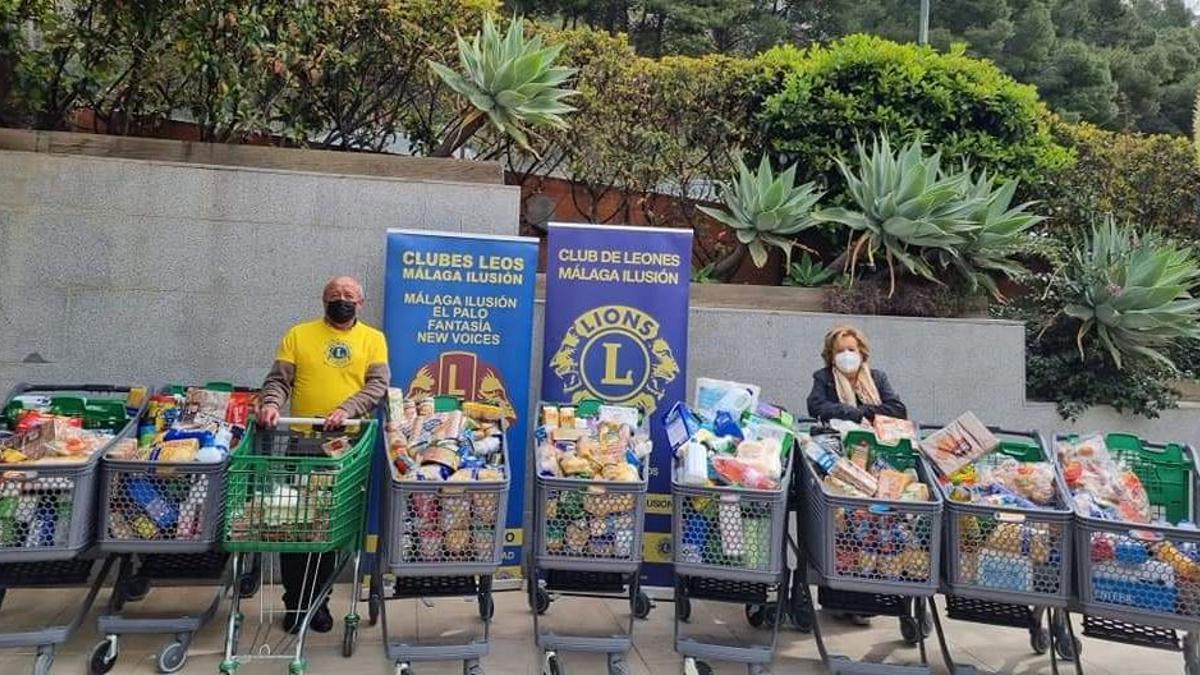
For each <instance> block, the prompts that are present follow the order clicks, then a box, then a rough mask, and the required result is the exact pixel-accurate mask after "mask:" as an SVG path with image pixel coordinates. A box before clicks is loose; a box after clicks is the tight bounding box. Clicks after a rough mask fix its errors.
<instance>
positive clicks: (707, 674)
mask: <svg viewBox="0 0 1200 675" xmlns="http://www.w3.org/2000/svg"><path fill="white" fill-rule="evenodd" d="M683 675H713V669H712V666H710V665H708V664H707V663H705V662H704V661H699V660H696V659H693V658H690V657H689V658H686V659H684V660H683Z"/></svg>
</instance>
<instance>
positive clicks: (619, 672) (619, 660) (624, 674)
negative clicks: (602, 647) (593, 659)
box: [608, 654, 631, 675]
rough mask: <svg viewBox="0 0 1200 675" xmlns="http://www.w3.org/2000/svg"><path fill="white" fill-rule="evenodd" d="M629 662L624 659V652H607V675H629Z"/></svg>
mask: <svg viewBox="0 0 1200 675" xmlns="http://www.w3.org/2000/svg"><path fill="white" fill-rule="evenodd" d="M630 672H631V671H630V669H629V662H628V661H626V660H625V655H624V654H609V655H608V675H629V674H630Z"/></svg>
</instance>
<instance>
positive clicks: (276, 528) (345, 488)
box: [220, 417, 379, 674]
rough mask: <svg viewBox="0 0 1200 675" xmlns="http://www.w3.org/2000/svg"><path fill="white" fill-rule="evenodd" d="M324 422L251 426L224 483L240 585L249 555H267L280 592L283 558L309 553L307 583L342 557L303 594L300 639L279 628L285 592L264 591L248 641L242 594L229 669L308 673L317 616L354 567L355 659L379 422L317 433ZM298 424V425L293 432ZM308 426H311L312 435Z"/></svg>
mask: <svg viewBox="0 0 1200 675" xmlns="http://www.w3.org/2000/svg"><path fill="white" fill-rule="evenodd" d="M323 422H324V420H321V419H316V418H294V417H289V418H280V420H279V424H280V426H279V427H278V428H275V429H265V428H260V427H255V426H254V425H251V426H250V427H249V428H248V429H247V430H246V438H245V439H243V441H242V443H241V444H240V445H239V446H238V449H237V451H236V452H234V453H232V455H231V456H230V461H229V472H228V475H227V477H226V483H225V528H224V537H223V541H222V546H223V548H224V549H225V550H226V551H228V552H230V553H232V554H233V559H232V563H231V564H232V569H233V576H232V578H234V579H243V578H245V577H246V575H247V573H248V571H249V568H248V567H247V565H246V564H247V560H246V556H247V554H258V555H260V556H261V571H260V572H259V577H258V578H259V579H260V580H261V583H262V584H266V585H267V586H277V585H278V582H279V566H278V561H277V560H276V559H275V556H273V555H269V554H274V553H302V554H307V556H308V557H307V561H308V562H307V565H306V569H305V575H304V577H305V579H306V580H307V579H309V578H311V576H310V575H309V574H308V572H309V571H310V569H315V568H316V567H317V566H320V565H321V561H322V559H323V557H324V556H333V565H332V567H333V570H332V573H331V574H330V576H329V579H328V580H327V581H326V582H325V583H324V584H323V585H322V587H321V588H319V589H318V588H309V587H307V585H306V586H305V587H303V588H302V589H301V596H302V597H305V598H308V599H309V602H308V608H307V611H306V612H304V615H303V617H302V618H301V619H300V622H299V624H298V630H297V631H296V633H295V634H289V633H287V632H285V631H282V630H280V634H279V636H278V637H274V633H275V631H276V625H275V624H276V621H277V620H278V619H279V618H281V617H283V616H284V615H285V614H286V609H285V608H283V607H281V601H280V600H279V597H280V594H279V592H278V591H276V590H264V591H263V592H261V593H259V602H258V605H259V607H258V615H259V616H258V625H257V626H256V627H255V629H254V633H253V636H252V637H251V638H250V641H249V644H248V645H246V646H244V648H243V646H242V645H240V641H241V635H242V632H243V627H244V623H245V618H246V617H245V615H244V614H243V613H242V608H241V596H242V594H241V593H234V594H233V601H232V603H231V607H230V610H229V620H228V624H227V627H226V634H225V657H224V660H223V661H222V662H221V665H220V670H221V672H223V673H232V672H233V671H234V670H236V669H237V667H238V666H239V665H240V664H241V663H243V662H245V661H249V660H255V659H274V660H280V659H283V660H290V663H289V665H288V668H289V670H290V672H292V673H294V674H297V673H303V672H305V671H306V670H307V668H308V664H307V662H306V661H305V659H304V644H305V640H306V638H307V634H308V627H309V623H310V622H311V620H312V617H313V614H314V613H315V612H316V611H317V610H318V609H319V608H320V607H321V606H322V604H323V603H324V602H325V601H326V600H327V599H328V597H329V595H330V593H331V592H332V590H333V583H334V580H335V579H336V578H337V577H339V576H340V575H341V574H342V573H343V572H344V570H345V568H346V567H347V566H348V565H350V564H351V563H353V568H354V585H353V589H352V592H351V595H350V603H351V604H350V613H349V614H347V615H346V617H345V632H344V634H343V654H344V655H347V656H348V655H350V654H353V652H354V647H355V645H356V644H357V641H358V623H359V617H358V614H357V605H358V599H359V593H360V592H361V588H360V586H361V583H362V578H361V576H360V574H359V565H360V562H361V544H362V540H363V536H364V531H365V508H366V496H367V473H368V470H369V468H370V465H371V457H372V454H373V453H374V451H375V442H376V439H377V437H378V428H379V425H378V422H376V421H375V420H347V421H346V430H344V431H325V430H318V429H316V428H315V426H316V425H320V424H322V423H323ZM289 427H291V428H289ZM304 427H310V428H309V429H304ZM342 436H346V437H349V440H350V445H349V448H348V449H346V450H344V451H343V452H341V453H340V454H337V455H336V456H329V455H327V454H326V451H325V449H324V448H323V447H322V446H323V445H325V444H326V443H328V442H329V441H332V440H335V439H337V438H339V437H342Z"/></svg>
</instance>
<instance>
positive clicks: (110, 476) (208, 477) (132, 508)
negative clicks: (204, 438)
mask: <svg viewBox="0 0 1200 675" xmlns="http://www.w3.org/2000/svg"><path fill="white" fill-rule="evenodd" d="M205 388H206V389H213V390H222V391H230V392H233V391H237V392H241V393H243V394H251V393H253V391H254V390H252V389H246V388H235V387H233V386H232V385H229V384H226V383H216V382H210V383H208V384H206V385H205ZM183 391H184V388H183V387H179V386H169V387H164V388H163V389H162V390H160V392H159V393H160V394H167V395H170V394H181V393H183ZM144 421H145V420H143V422H144ZM243 440H244V439H243ZM228 464H229V461H228V458H226V459H225V460H223V461H221V462H220V463H213V464H200V463H196V462H161V461H155V462H149V461H136V460H124V459H117V458H112V457H104V458H102V459H101V460H100V523H99V531H98V532H97V546H98V548H99V549H100V550H101V551H104V552H106V553H112V554H115V555H117V556H118V561H117V579H116V581H115V582H114V583H113V592H112V594H111V595H110V596H109V601H108V605H107V607H106V608H105V610H104V612H103V613H101V614H100V616H99V617H98V618H97V621H96V624H97V631H98V632H99V633H100V634H101V635H104V639H103V640H101V641H100V643H99V644H97V645H96V647H95V649H93V651H92V657H91V661H90V668H91V672H92V673H94V674H95V675H103V673H107V672H108V671H109V670H111V669H112V667H113V666H114V665H115V663H116V661H117V658H118V656H119V655H120V636H121V635H145V634H169V635H171V636H172V637H171V639H170V640H169V641H168V642H166V643H165V644H163V646H162V647H161V648H160V649H159V650H158V654H157V659H156V664H157V667H158V670H159V672H163V673H173V672H177V671H178V670H180V669H182V668H183V666H184V664H185V663H186V661H187V656H188V648H189V646H190V645H191V641H192V637H193V636H194V635H195V634H196V633H197V632H198V631H199V630H200V629H201V628H203V627H204V626H205V625H206V624H207V623H208V622H209V621H211V620H212V618H213V617H214V616H215V615H216V613H217V609H218V608H219V607H220V604H221V598H222V597H223V596H224V595H225V592H226V591H227V590H228V589H229V586H230V582H231V575H230V573H229V570H228V567H229V565H228V558H229V556H228V554H227V553H225V552H222V551H219V550H217V544H218V543H219V540H220V535H221V532H220V523H221V518H222V516H223V514H224V510H225V473H226V471H227V470H228ZM151 585H156V586H196V585H206V586H215V587H216V589H215V591H214V592H213V595H212V600H211V601H210V602H209V603H208V604H207V605H205V608H204V609H203V610H202V611H201V612H200V613H199V614H196V615H180V614H178V613H173V614H170V615H161V616H146V615H145V614H139V615H137V616H133V617H129V616H125V615H124V614H123V610H124V609H125V606H126V603H127V602H137V601H139V600H141V599H142V598H144V597H145V596H146V595H147V594H148V593H149V592H150V588H151ZM245 585H246V587H250V588H252V582H245Z"/></svg>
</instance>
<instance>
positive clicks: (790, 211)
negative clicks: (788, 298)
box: [699, 155, 824, 271]
mask: <svg viewBox="0 0 1200 675" xmlns="http://www.w3.org/2000/svg"><path fill="white" fill-rule="evenodd" d="M720 193H721V201H722V202H723V203H724V205H725V208H724V209H718V208H710V207H707V206H701V207H699V208H700V210H701V211H703V212H704V213H706V214H708V215H710V216H712V217H713V218H716V219H717V220H718V221H720V222H721V223H723V224H725V225H727V226H728V227H729V228H730V229H732V230H733V232H734V234H735V235H736V236H737V240H738V243H739V244H741V246H740V247H739V248H738V249H736V250H735V251H734V257H732V258H729V259H726V260H725V261H722V263H724V264H722V263H718V265H717V268H718V270H720V271H732V270H731V269H728V268H730V267H732V268H734V269H736V262H732V264H731V261H737V262H740V260H741V256H742V255H744V253H745V252H746V251H749V252H750V259H751V260H753V261H754V266H755V267H763V266H764V265H766V264H767V247H768V246H775V247H777V248H780V249H783V253H784V256H785V257H786V259H787V266H788V267H791V264H792V248H793V247H795V246H799V244H798V243H797V242H796V241H795V240H794V239H793V238H792V237H793V236H795V235H796V234H798V233H799V232H802V231H804V230H806V229H808V228H810V227H812V226H813V225H815V224H816V221H815V220H813V218H812V211H813V207H815V206H816V205H817V202H818V201H820V199H821V196H822V195H823V194H824V193H822V192H817V190H816V186H814V185H813V184H812V183H804V184H803V185H796V167H795V166H791V167H788V168H787V169H785V170H784V171H783V172H782V173H778V174H777V173H775V171H774V170H773V169H772V168H771V163H770V162H769V161H767V157H766V155H763V157H762V159H761V160H760V161H759V163H758V170H757V171H755V172H754V173H751V172H750V169H749V168H747V167H746V164H745V163H744V162H742V160H741V158H738V160H737V180H735V181H731V182H729V183H721V185H720ZM743 247H744V248H743Z"/></svg>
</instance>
